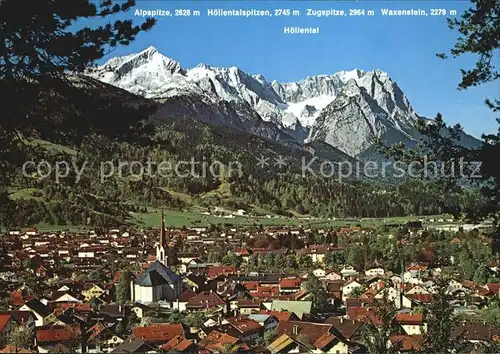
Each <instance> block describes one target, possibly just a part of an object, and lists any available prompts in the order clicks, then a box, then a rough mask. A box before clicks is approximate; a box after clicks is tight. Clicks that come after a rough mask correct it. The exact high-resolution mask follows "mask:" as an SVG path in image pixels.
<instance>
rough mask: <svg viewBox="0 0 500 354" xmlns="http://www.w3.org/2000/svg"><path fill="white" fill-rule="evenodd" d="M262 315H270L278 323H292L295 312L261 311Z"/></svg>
mask: <svg viewBox="0 0 500 354" xmlns="http://www.w3.org/2000/svg"><path fill="white" fill-rule="evenodd" d="M259 314H261V315H270V316H274V317H276V319H277V320H278V322H281V321H290V319H291V318H292V316H293V312H288V311H266V310H261V311H260V312H259Z"/></svg>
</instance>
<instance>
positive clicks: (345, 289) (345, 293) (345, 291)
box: [342, 280, 363, 300]
mask: <svg viewBox="0 0 500 354" xmlns="http://www.w3.org/2000/svg"><path fill="white" fill-rule="evenodd" d="M362 286H363V285H362V284H361V283H358V282H357V281H356V280H351V281H348V282H347V283H345V284H344V285H343V286H342V299H343V300H345V299H346V298H348V297H349V295H350V294H351V293H352V291H353V290H354V289H356V288H359V287H362Z"/></svg>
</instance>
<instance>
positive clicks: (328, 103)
mask: <svg viewBox="0 0 500 354" xmlns="http://www.w3.org/2000/svg"><path fill="white" fill-rule="evenodd" d="M85 75H87V76H90V77H93V78H95V79H98V80H100V81H102V82H104V83H107V84H110V85H113V86H116V87H119V88H121V89H124V90H126V91H129V92H131V93H133V94H136V95H139V96H142V97H144V98H147V99H151V100H154V101H156V102H158V104H159V109H158V111H157V112H156V116H155V117H154V118H155V120H159V121H161V120H162V119H168V118H169V117H190V118H194V119H198V120H200V121H203V122H206V123H211V124H218V125H225V126H229V127H233V128H235V129H238V130H241V131H244V132H248V133H252V134H256V135H259V136H262V137H264V138H267V139H271V140H276V141H279V142H281V143H284V144H300V145H302V144H303V143H314V142H318V143H327V144H329V145H331V146H332V147H333V148H335V149H338V150H340V152H342V153H345V154H347V155H349V156H350V157H353V158H355V159H359V160H362V161H366V160H369V159H372V158H374V157H375V155H378V154H377V152H376V149H374V144H375V142H376V140H377V139H378V138H380V139H381V140H382V141H383V142H385V144H388V145H389V144H393V143H396V142H404V143H405V144H406V145H407V146H409V147H411V146H414V145H415V144H416V143H417V141H418V140H419V138H420V134H419V132H418V130H417V123H418V120H419V119H420V118H423V117H420V116H419V115H418V114H417V113H416V112H415V111H414V110H413V108H412V106H411V105H410V102H409V100H408V98H407V97H406V96H405V94H404V93H403V91H402V90H401V88H400V87H399V86H398V84H397V83H396V82H395V81H394V80H392V79H391V77H390V76H389V75H388V74H387V73H386V72H384V71H382V70H378V69H377V70H374V71H362V70H352V71H340V72H337V73H334V74H331V75H330V74H328V75H316V76H310V77H307V78H305V79H303V80H300V81H297V82H289V83H279V82H277V81H270V82H269V81H267V80H266V79H265V78H264V77H263V76H262V75H250V74H248V73H245V72H244V71H242V70H240V69H239V68H237V67H234V66H233V67H230V68H220V67H212V66H209V65H206V64H200V65H198V66H196V67H194V68H191V69H185V68H183V67H182V66H181V64H180V63H178V62H177V61H175V60H173V59H171V58H168V57H166V56H164V55H163V54H161V53H160V52H159V51H158V50H157V49H156V48H154V47H149V48H147V49H145V50H143V51H142V52H139V53H135V54H130V55H127V56H122V57H115V58H112V59H110V60H108V61H107V62H106V63H105V64H103V65H101V66H97V67H93V68H91V69H88V71H86V72H85ZM460 142H461V144H463V145H465V146H467V147H470V148H476V147H478V146H479V145H480V141H479V140H477V139H476V138H474V137H472V136H471V135H468V134H465V133H462V134H461V137H460Z"/></svg>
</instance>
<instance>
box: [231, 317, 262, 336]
mask: <svg viewBox="0 0 500 354" xmlns="http://www.w3.org/2000/svg"><path fill="white" fill-rule="evenodd" d="M227 321H228V322H229V324H231V326H233V327H234V328H236V330H238V332H241V333H247V332H250V331H255V330H258V329H261V328H262V326H261V325H260V324H259V322H257V321H254V320H251V319H249V318H248V317H243V316H239V317H229V318H228V319H227Z"/></svg>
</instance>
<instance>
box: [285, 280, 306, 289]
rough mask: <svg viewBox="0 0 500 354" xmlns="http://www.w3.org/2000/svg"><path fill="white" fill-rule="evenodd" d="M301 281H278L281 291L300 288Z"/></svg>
mask: <svg viewBox="0 0 500 354" xmlns="http://www.w3.org/2000/svg"><path fill="white" fill-rule="evenodd" d="M301 283H302V280H301V279H300V278H292V279H290V278H282V279H280V283H279V284H280V287H281V288H282V289H297V288H300V284H301Z"/></svg>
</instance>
